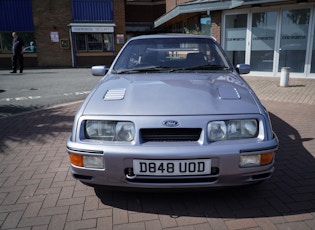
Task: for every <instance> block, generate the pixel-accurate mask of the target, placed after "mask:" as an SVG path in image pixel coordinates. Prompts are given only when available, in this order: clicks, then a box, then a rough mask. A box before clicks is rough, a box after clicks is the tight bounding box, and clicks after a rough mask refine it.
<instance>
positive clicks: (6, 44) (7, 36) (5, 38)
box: [0, 32, 36, 53]
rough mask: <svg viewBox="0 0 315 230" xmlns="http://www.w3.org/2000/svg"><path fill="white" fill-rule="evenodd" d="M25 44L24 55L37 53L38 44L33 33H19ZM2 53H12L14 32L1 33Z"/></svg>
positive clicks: (0, 49)
mask: <svg viewBox="0 0 315 230" xmlns="http://www.w3.org/2000/svg"><path fill="white" fill-rule="evenodd" d="M18 35H19V37H20V38H21V39H22V40H23V42H24V53H35V52H36V42H35V38H34V33H33V32H18ZM0 53H12V32H2V33H0Z"/></svg>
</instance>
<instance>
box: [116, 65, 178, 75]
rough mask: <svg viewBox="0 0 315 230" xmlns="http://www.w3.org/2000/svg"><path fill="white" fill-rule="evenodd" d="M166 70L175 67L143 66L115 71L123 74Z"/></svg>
mask: <svg viewBox="0 0 315 230" xmlns="http://www.w3.org/2000/svg"><path fill="white" fill-rule="evenodd" d="M165 70H167V71H173V68H170V67H163V66H145V67H141V68H133V69H121V70H116V71H115V73H117V74H123V73H137V72H154V71H165Z"/></svg>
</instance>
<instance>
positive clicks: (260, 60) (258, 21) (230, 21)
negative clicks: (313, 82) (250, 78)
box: [223, 4, 315, 76]
mask: <svg viewBox="0 0 315 230" xmlns="http://www.w3.org/2000/svg"><path fill="white" fill-rule="evenodd" d="M313 14H315V5H314V4H312V5H310V6H299V5H297V6H291V7H287V8H280V7H279V8H278V9H275V8H273V9H270V8H266V9H264V8H259V9H249V10H247V11H244V10H243V11H241V12H237V11H227V12H226V13H225V14H224V23H223V27H224V29H225V31H224V33H223V41H224V42H223V45H224V49H225V50H226V51H227V54H228V56H229V58H230V59H231V60H232V62H233V64H234V65H235V64H239V63H247V64H250V65H251V70H252V73H254V74H255V73H257V74H259V73H260V72H264V74H265V75H266V74H267V75H270V76H279V74H280V72H281V69H282V67H290V72H291V73H292V74H295V75H296V76H310V75H312V74H314V73H315V39H314V33H315V32H314V31H315V22H312V20H314V18H315V15H313ZM311 18H313V19H312V20H311ZM310 48H311V49H310ZM312 76H313V75H312Z"/></svg>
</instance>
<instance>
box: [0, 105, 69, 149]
mask: <svg viewBox="0 0 315 230" xmlns="http://www.w3.org/2000/svg"><path fill="white" fill-rule="evenodd" d="M14 109H16V108H14ZM30 109H34V108H30ZM64 109H67V108H66V107H58V108H51V109H46V110H39V111H33V112H31V113H24V114H19V115H16V116H11V117H6V118H2V119H0V155H1V154H8V153H9V152H10V151H16V150H11V149H14V148H16V147H18V148H30V149H31V148H32V147H34V146H37V147H38V146H42V145H44V144H52V146H53V144H54V142H56V140H57V139H60V141H62V143H61V144H63V145H64V146H65V140H64V139H65V138H66V136H67V135H69V133H70V132H71V128H72V123H73V118H74V114H73V115H71V116H69V115H67V112H66V111H64ZM25 111H27V109H26V110H25ZM61 133H66V134H65V135H66V136H65V135H61ZM57 141H58V140H57ZM60 141H59V143H60Z"/></svg>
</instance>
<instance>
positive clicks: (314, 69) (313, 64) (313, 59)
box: [311, 11, 315, 73]
mask: <svg viewBox="0 0 315 230" xmlns="http://www.w3.org/2000/svg"><path fill="white" fill-rule="evenodd" d="M313 12H314V11H313ZM314 14H315V12H314ZM313 18H314V19H315V15H313ZM313 31H314V35H313V46H312V47H313V48H312V56H311V73H315V23H314V21H313Z"/></svg>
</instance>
